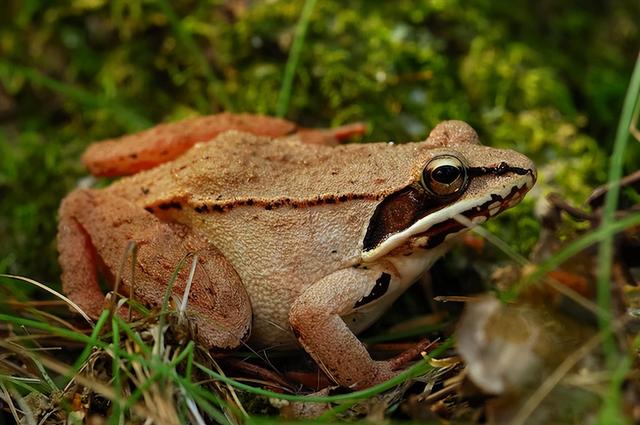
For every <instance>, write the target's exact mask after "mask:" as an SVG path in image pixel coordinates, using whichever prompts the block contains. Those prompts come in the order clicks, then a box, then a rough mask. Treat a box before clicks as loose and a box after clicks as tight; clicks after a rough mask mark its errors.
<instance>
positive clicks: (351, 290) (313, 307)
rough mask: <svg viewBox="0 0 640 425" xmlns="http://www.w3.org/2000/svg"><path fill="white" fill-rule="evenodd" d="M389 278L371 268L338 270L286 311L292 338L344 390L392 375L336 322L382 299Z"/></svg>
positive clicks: (368, 385)
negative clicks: (359, 308) (294, 337)
mask: <svg viewBox="0 0 640 425" xmlns="http://www.w3.org/2000/svg"><path fill="white" fill-rule="evenodd" d="M389 276H390V275H389V274H387V273H383V272H381V271H377V270H371V269H360V268H349V269H343V270H339V271H337V272H335V273H332V274H330V275H329V276H327V277H325V278H323V279H321V280H320V281H318V282H316V283H315V284H313V285H312V286H311V287H309V288H308V289H307V290H305V291H304V292H303V293H302V294H301V295H300V296H299V297H298V298H297V299H296V301H295V302H294V303H293V306H292V307H291V310H290V313H289V321H290V323H291V326H292V329H293V332H294V334H295V335H296V338H298V341H299V342H300V344H301V345H302V346H303V347H304V349H305V350H306V351H307V352H308V353H309V354H310V355H311V357H313V359H314V360H315V361H316V362H317V363H318V365H320V367H322V369H323V370H324V371H325V372H326V373H327V375H328V376H330V377H332V378H333V379H334V380H335V381H336V382H337V383H338V384H340V385H342V386H344V387H348V388H355V389H361V388H366V387H370V386H372V385H375V384H378V383H380V382H383V381H385V380H387V379H389V378H391V377H392V376H394V375H395V372H394V371H393V370H392V363H390V362H387V361H375V360H373V359H372V358H371V356H370V355H369V353H368V352H367V349H366V348H365V347H364V345H363V344H362V343H361V342H360V340H359V339H358V338H357V337H356V336H355V335H354V334H353V332H351V330H350V329H349V327H348V326H347V325H346V324H345V322H344V321H343V319H342V317H343V316H346V315H348V314H350V313H352V312H353V311H354V310H355V309H357V308H358V307H362V306H364V305H365V304H368V303H370V302H375V301H376V300H377V299H378V298H379V297H382V296H384V295H385V292H386V288H385V285H384V283H385V282H386V284H387V285H388V283H389ZM381 282H382V283H383V285H380V284H379V283H381Z"/></svg>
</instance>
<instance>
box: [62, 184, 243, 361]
mask: <svg viewBox="0 0 640 425" xmlns="http://www.w3.org/2000/svg"><path fill="white" fill-rule="evenodd" d="M129 241H135V242H136V244H137V246H138V254H137V256H136V259H135V264H134V266H135V272H134V276H132V273H131V269H132V267H131V261H133V260H132V257H129V259H128V262H127V264H126V266H125V267H124V268H123V270H121V276H122V281H121V282H122V283H121V289H122V292H125V293H127V294H129V296H130V297H132V298H134V299H135V300H136V301H139V302H142V303H143V304H146V305H149V306H151V307H157V306H159V305H160V304H161V302H162V299H163V297H164V295H165V291H166V288H167V286H168V284H169V282H170V280H171V276H172V274H173V272H174V271H175V270H176V268H177V267H178V264H179V263H180V260H181V259H183V258H184V257H185V256H187V255H189V254H197V255H198V262H197V267H196V272H195V274H194V278H193V281H192V286H191V290H190V292H189V296H188V303H187V310H186V314H187V316H188V317H189V318H190V319H191V323H192V324H194V325H195V326H196V328H197V334H196V335H197V339H198V340H199V341H200V342H201V343H203V344H204V345H206V346H207V347H215V348H218V349H232V348H235V347H236V346H238V345H239V344H240V343H241V342H242V341H243V340H244V339H245V338H246V337H247V336H248V335H249V331H250V327H251V304H250V301H249V297H248V294H247V292H246V290H245V289H244V287H243V285H242V282H241V280H240V278H239V277H238V275H237V273H236V272H235V269H234V268H233V267H232V266H231V264H230V263H229V262H228V261H227V260H226V259H225V258H224V256H223V255H222V254H221V253H220V252H219V251H218V250H217V249H216V248H215V247H213V246H212V245H211V244H209V243H208V242H207V241H206V240H205V239H204V238H202V237H200V236H198V235H195V234H194V233H193V232H191V231H190V230H189V229H188V228H186V227H185V226H182V225H179V224H175V223H166V222H162V221H160V220H159V219H158V218H157V217H155V216H154V215H153V214H151V213H149V212H147V211H145V210H144V209H143V208H140V207H139V206H137V205H135V204H134V203H132V202H130V201H128V200H126V199H123V198H119V197H114V196H112V195H109V194H108V193H105V192H101V191H93V190H77V191H75V192H73V193H71V194H70V195H69V196H68V197H67V198H65V200H64V201H63V203H62V205H61V207H60V224H59V233H58V249H59V252H60V264H61V265H62V286H63V290H64V292H65V293H67V295H68V296H69V297H70V298H71V299H72V300H73V301H74V302H76V303H77V304H79V305H80V307H81V308H82V309H83V310H85V311H86V313H87V314H89V315H90V316H92V317H94V318H95V317H97V316H98V315H99V314H100V312H101V311H102V309H103V306H104V295H103V293H102V291H101V289H100V286H99V284H98V278H97V274H98V270H105V271H106V273H105V277H106V278H107V280H109V279H112V277H113V275H115V274H116V272H117V271H118V268H119V267H121V265H120V263H121V258H122V255H123V253H124V251H125V249H126V246H127V244H128V242H129ZM190 263H191V261H189V260H187V261H186V262H185V266H184V267H182V269H181V270H180V272H179V273H178V276H177V279H176V280H175V283H174V285H173V290H172V293H173V295H174V298H177V299H178V300H181V299H182V296H183V295H184V291H185V286H186V281H187V277H188V274H189V270H188V269H189V265H190Z"/></svg>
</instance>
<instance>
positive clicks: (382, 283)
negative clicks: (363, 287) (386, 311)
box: [353, 273, 391, 308]
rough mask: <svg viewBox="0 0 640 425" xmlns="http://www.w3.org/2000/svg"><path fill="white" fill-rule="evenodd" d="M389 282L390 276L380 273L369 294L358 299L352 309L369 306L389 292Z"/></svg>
mask: <svg viewBox="0 0 640 425" xmlns="http://www.w3.org/2000/svg"><path fill="white" fill-rule="evenodd" d="M390 282H391V275H390V274H389V273H382V274H381V275H380V277H379V278H378V279H377V280H376V284H375V285H374V287H373V289H372V290H371V292H369V294H368V295H365V296H364V297H362V298H360V299H359V300H358V301H356V303H355V305H354V306H353V308H358V307H362V306H363V305H365V304H369V303H370V302H373V301H375V300H377V299H378V298H380V297H381V296H383V295H384V294H386V293H387V291H388V290H389V283H390Z"/></svg>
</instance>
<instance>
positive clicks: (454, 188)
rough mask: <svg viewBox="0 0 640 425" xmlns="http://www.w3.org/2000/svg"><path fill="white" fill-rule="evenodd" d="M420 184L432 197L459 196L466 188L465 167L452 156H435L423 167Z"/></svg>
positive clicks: (458, 159)
mask: <svg viewBox="0 0 640 425" xmlns="http://www.w3.org/2000/svg"><path fill="white" fill-rule="evenodd" d="M421 183H422V187H424V188H425V189H426V190H427V191H428V192H429V193H431V194H432V195H434V196H437V197H440V198H449V197H453V196H459V195H460V194H462V192H463V191H464V190H465V188H466V187H467V183H468V179H467V167H466V165H465V164H464V163H463V162H462V160H461V159H460V158H458V157H456V156H454V155H447V154H445V155H439V156H436V157H434V158H433V159H431V161H429V162H428V163H427V165H426V166H425V167H424V169H423V171H422V180H421Z"/></svg>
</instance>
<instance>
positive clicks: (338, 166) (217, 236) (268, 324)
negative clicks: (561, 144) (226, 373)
mask: <svg viewBox="0 0 640 425" xmlns="http://www.w3.org/2000/svg"><path fill="white" fill-rule="evenodd" d="M212 123H213V124H212ZM362 132H363V128H362V126H360V125H347V126H344V127H338V128H335V129H304V128H301V127H298V126H296V125H295V124H293V123H290V122H288V121H285V120H281V119H278V118H271V117H266V116H261V115H247V114H245V115H232V114H226V115H214V116H209V117H201V118H197V119H194V120H191V121H188V122H176V123H171V124H162V125H161V126H159V127H155V128H152V129H150V130H146V131H145V132H142V133H138V134H133V135H127V136H124V137H122V138H119V139H111V140H107V141H102V142H97V143H96V144H94V145H92V146H91V147H89V148H88V149H87V151H86V152H85V154H84V156H83V160H84V162H85V164H86V165H87V167H88V168H89V169H90V170H91V171H92V172H93V173H94V174H96V175H108V176H112V177H113V176H114V175H124V177H122V178H120V179H118V180H115V181H114V182H113V183H111V184H110V185H109V186H107V187H104V188H99V189H93V188H80V189H76V190H74V191H72V192H71V193H70V194H69V195H67V197H66V198H65V199H64V200H63V201H62V203H61V207H60V210H59V231H58V240H57V242H58V248H59V258H60V263H61V266H62V277H61V280H62V286H63V290H64V292H65V293H66V294H67V295H68V296H69V298H71V299H72V300H73V301H75V302H76V303H77V304H78V305H79V306H80V307H81V308H82V309H83V310H84V311H85V312H86V313H87V314H89V315H90V316H91V317H98V316H99V315H100V313H101V311H102V310H103V308H104V305H105V295H104V293H103V291H102V289H101V286H100V282H99V278H98V276H99V275H101V276H103V279H104V280H106V281H107V282H111V283H112V282H113V281H114V276H116V275H118V279H119V282H120V284H119V289H118V290H119V291H120V292H122V293H123V294H124V295H126V296H128V297H130V298H132V299H135V300H138V301H140V302H142V303H144V304H146V305H150V306H156V307H157V306H158V305H159V304H160V302H161V301H162V299H163V296H164V294H165V292H166V291H167V288H168V284H169V281H170V279H171V276H172V274H173V273H174V272H176V270H179V271H178V272H177V277H176V278H175V279H174V282H173V286H172V288H171V292H172V294H173V296H175V297H176V298H177V299H182V298H183V297H186V298H187V300H186V301H187V312H186V313H187V315H188V317H189V318H190V319H191V323H192V324H193V325H194V327H195V329H196V334H195V335H196V336H195V338H196V339H197V340H198V341H199V342H200V343H202V344H203V345H204V346H206V347H207V348H208V349H210V350H213V351H220V352H226V351H229V350H234V349H237V348H238V347H242V346H249V347H251V348H252V349H269V350H275V349H280V350H291V349H295V348H300V347H301V348H302V349H303V350H304V351H306V352H307V353H308V354H309V355H310V356H311V358H312V359H313V360H314V361H315V362H316V363H317V364H318V366H319V367H320V369H321V370H323V371H324V372H325V373H326V375H327V376H328V377H329V378H330V379H331V380H332V381H333V382H335V383H336V384H337V385H339V386H342V387H345V388H348V389H352V390H357V389H363V388H367V387H370V386H372V385H376V384H378V383H381V382H384V381H386V380H388V379H390V378H391V377H393V376H395V375H396V374H397V373H399V371H398V370H397V365H395V364H394V363H393V362H392V361H390V360H376V359H373V358H372V356H371V355H370V353H369V352H368V350H367V348H366V347H365V345H364V344H363V343H362V342H361V341H360V340H359V339H358V334H360V333H361V332H362V331H364V330H365V329H366V328H368V327H369V326H370V325H372V324H373V323H374V322H375V321H376V320H378V319H379V318H380V316H381V315H382V314H384V312H385V311H386V310H387V309H388V308H389V307H390V306H391V304H392V303H393V302H394V301H395V300H396V299H397V298H398V297H399V296H400V295H401V294H402V293H404V292H405V291H406V290H407V289H408V288H409V287H410V286H411V285H412V284H413V283H414V282H416V281H417V280H418V279H419V278H420V277H421V276H423V275H424V274H425V273H426V272H427V271H428V270H429V269H430V268H431V266H432V265H433V264H434V262H435V261H436V260H437V259H439V258H440V257H441V256H442V255H444V254H445V253H446V252H447V251H448V250H449V249H450V248H451V246H452V245H453V244H455V241H456V239H458V238H459V236H460V235H461V234H463V233H464V232H466V231H467V230H469V228H471V227H473V226H476V225H479V224H481V223H483V222H485V221H486V220H487V219H489V218H491V217H494V216H496V215H497V214H499V213H501V212H502V211H504V210H506V209H508V208H511V207H513V206H515V205H516V204H517V203H518V202H520V200H522V198H523V197H524V196H525V194H526V193H527V192H528V191H529V190H530V189H531V188H532V187H533V185H534V183H535V181H536V175H537V174H536V168H535V166H534V164H533V162H532V161H531V160H530V159H529V158H528V157H526V156H525V155H523V154H520V153H518V152H516V151H513V150H509V149H498V148H494V147H488V146H484V145H482V144H481V143H480V140H479V136H478V134H477V133H476V132H475V130H474V129H473V128H472V127H471V126H469V125H468V124H466V123H465V122H463V121H456V120H449V121H443V122H441V123H439V124H438V125H436V126H435V127H434V128H433V129H432V131H431V132H430V134H429V135H428V137H427V138H426V139H424V140H422V141H417V142H407V143H394V142H368V143H343V141H344V139H345V138H348V137H349V136H350V135H353V134H361V133H362ZM131 241H133V242H135V244H136V246H137V254H136V255H135V256H134V255H133V254H132V253H130V254H128V255H129V256H128V257H127V258H128V261H129V263H127V264H132V266H131V267H129V266H127V267H122V262H121V258H123V251H124V250H125V247H126V246H127V244H129V243H131ZM187 257H193V261H194V264H195V268H194V270H195V272H194V273H193V276H192V280H191V286H190V289H189V291H188V293H186V290H187V289H186V287H187V281H188V280H189V276H188V274H189V273H188V270H186V269H187V268H188V267H183V268H181V269H179V268H178V264H179V263H180V261H181V260H182V259H184V258H187Z"/></svg>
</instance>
